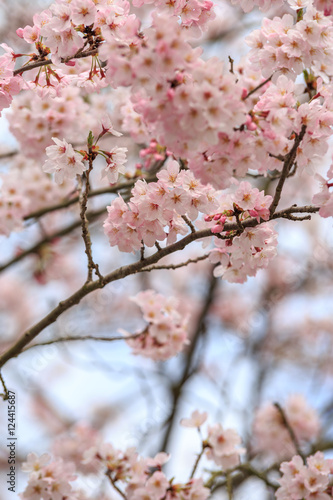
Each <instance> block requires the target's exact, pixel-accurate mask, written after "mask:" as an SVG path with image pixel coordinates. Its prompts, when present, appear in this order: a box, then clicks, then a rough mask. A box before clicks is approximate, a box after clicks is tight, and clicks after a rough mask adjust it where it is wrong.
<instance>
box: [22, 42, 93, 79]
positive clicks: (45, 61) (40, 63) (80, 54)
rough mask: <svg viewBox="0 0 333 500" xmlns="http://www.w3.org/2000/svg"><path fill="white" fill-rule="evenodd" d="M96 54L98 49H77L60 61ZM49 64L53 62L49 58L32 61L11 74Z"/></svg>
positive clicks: (64, 61) (66, 61) (65, 61)
mask: <svg viewBox="0 0 333 500" xmlns="http://www.w3.org/2000/svg"><path fill="white" fill-rule="evenodd" d="M97 54H98V49H93V50H85V51H78V52H77V53H76V54H74V55H73V56H69V57H65V58H62V59H61V62H62V63H63V64H66V63H68V62H69V61H71V60H72V59H81V58H83V57H89V56H96V55H97ZM50 64H53V62H52V60H51V59H43V60H41V61H36V62H33V63H31V64H27V65H26V66H22V67H21V68H18V69H16V70H15V71H14V72H13V75H14V76H17V75H22V73H25V72H26V71H29V70H31V69H35V68H40V67H41V66H49V65H50Z"/></svg>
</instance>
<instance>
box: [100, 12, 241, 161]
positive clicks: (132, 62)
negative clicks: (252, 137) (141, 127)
mask: <svg viewBox="0 0 333 500" xmlns="http://www.w3.org/2000/svg"><path fill="white" fill-rule="evenodd" d="M111 54H112V56H111ZM200 55H201V50H200V48H197V49H193V48H192V47H191V45H190V44H189V43H188V41H187V32H186V31H184V29H182V28H181V26H180V25H179V24H178V23H177V21H176V20H175V19H173V18H171V19H170V18H167V17H166V16H163V15H161V16H157V15H156V13H155V14H154V15H153V22H152V26H151V27H150V28H149V29H148V30H145V31H143V40H142V42H141V43H140V44H138V42H136V50H135V51H134V50H133V49H131V48H130V47H128V48H127V49H126V48H124V47H122V48H121V50H120V49H119V48H118V47H117V46H114V44H111V43H109V42H108V41H107V42H106V43H105V44H103V46H102V47H101V48H100V51H99V56H100V57H101V59H103V60H106V61H107V66H106V80H107V81H108V82H109V83H110V85H111V86H112V87H114V88H117V87H119V86H129V87H130V86H131V87H132V89H131V99H132V102H133V109H134V111H135V112H137V113H138V114H139V115H140V116H141V119H142V120H143V122H144V124H145V126H146V127H147V130H148V132H149V139H155V140H156V141H157V142H158V143H159V144H161V145H163V146H165V147H167V149H169V150H170V151H172V152H173V154H175V155H179V156H180V157H182V156H184V155H185V156H186V157H191V156H193V155H194V154H195V152H196V151H201V152H204V151H205V150H206V149H207V146H208V145H211V144H214V143H216V142H217V141H218V133H219V132H222V131H224V132H230V133H231V132H232V131H233V128H234V127H239V126H240V125H241V124H242V123H243V122H245V118H246V114H245V104H244V103H243V102H242V99H241V97H242V88H241V86H240V85H238V84H237V81H236V80H237V79H236V76H235V75H233V74H231V73H229V72H228V71H227V69H226V68H224V67H223V64H222V63H221V62H220V61H219V60H218V59H217V58H212V59H209V60H208V61H204V60H203V59H202V58H201V57H200Z"/></svg>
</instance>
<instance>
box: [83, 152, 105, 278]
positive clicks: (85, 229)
mask: <svg viewBox="0 0 333 500" xmlns="http://www.w3.org/2000/svg"><path fill="white" fill-rule="evenodd" d="M88 158H89V168H88V170H86V172H85V174H84V175H83V176H82V177H80V176H78V178H79V184H81V192H80V196H79V199H80V205H81V210H80V219H81V228H82V239H83V241H84V246H85V253H86V255H87V259H88V276H87V282H89V281H92V279H93V278H92V276H93V271H95V273H96V276H98V278H99V279H100V280H101V282H103V279H104V278H103V276H102V275H101V273H100V271H99V267H98V264H96V263H95V262H94V259H93V256H92V250H91V238H90V233H89V227H88V219H87V216H86V212H87V203H88V193H89V191H90V181H89V176H90V172H91V171H92V169H93V152H92V148H91V146H89V155H88ZM83 179H84V180H85V188H84V189H83V185H82V183H83Z"/></svg>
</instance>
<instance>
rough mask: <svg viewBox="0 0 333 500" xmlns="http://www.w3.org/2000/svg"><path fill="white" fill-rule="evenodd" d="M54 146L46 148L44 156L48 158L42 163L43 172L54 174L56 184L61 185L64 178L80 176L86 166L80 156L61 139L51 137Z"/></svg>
mask: <svg viewBox="0 0 333 500" xmlns="http://www.w3.org/2000/svg"><path fill="white" fill-rule="evenodd" d="M52 140H53V142H55V144H56V145H55V146H49V147H47V148H46V154H47V156H48V157H49V159H48V160H46V162H45V163H44V166H43V170H44V172H47V173H54V179H55V181H56V183H57V184H62V183H63V181H64V179H65V178H68V179H74V178H75V177H76V176H77V175H80V174H82V173H83V172H84V171H85V170H86V169H87V165H85V164H84V163H82V161H81V158H82V156H81V155H80V154H79V153H76V152H75V151H74V149H73V146H72V145H71V144H69V143H68V142H66V141H65V139H63V140H62V141H61V140H60V139H57V138H56V137H52Z"/></svg>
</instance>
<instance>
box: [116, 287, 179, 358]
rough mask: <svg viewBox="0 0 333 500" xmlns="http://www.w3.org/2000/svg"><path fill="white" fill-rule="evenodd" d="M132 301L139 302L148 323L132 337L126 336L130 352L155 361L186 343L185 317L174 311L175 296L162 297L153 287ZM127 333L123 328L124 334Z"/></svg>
mask: <svg viewBox="0 0 333 500" xmlns="http://www.w3.org/2000/svg"><path fill="white" fill-rule="evenodd" d="M132 300H133V302H135V303H136V304H137V305H138V306H140V308H141V310H142V313H143V318H144V320H145V321H147V322H148V326H147V327H146V328H145V329H144V331H143V332H140V333H138V335H137V336H135V338H129V339H127V340H126V342H127V344H128V345H129V346H130V347H131V348H132V349H133V353H134V354H140V355H141V356H145V357H148V358H151V359H154V360H155V361H165V360H166V359H169V358H171V357H172V356H175V355H176V354H177V353H178V352H180V351H181V350H182V349H183V348H184V346H185V345H186V344H187V343H188V340H187V330H188V317H186V316H185V317H184V316H183V315H182V314H181V313H180V312H179V311H178V308H177V306H178V302H177V300H176V299H175V298H173V297H169V298H166V297H164V296H163V295H161V294H159V293H156V292H154V291H153V290H145V291H144V292H140V293H139V294H137V295H136V296H135V297H132ZM128 335H129V334H128V333H127V332H125V338H126V336H128Z"/></svg>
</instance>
